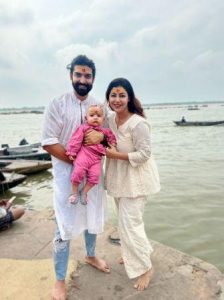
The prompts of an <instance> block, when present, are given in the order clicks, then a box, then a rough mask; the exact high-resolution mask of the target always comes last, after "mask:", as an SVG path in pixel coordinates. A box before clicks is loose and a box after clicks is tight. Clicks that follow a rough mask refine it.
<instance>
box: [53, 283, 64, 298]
mask: <svg viewBox="0 0 224 300" xmlns="http://www.w3.org/2000/svg"><path fill="white" fill-rule="evenodd" d="M66 298H67V296H66V285H65V280H57V281H56V282H55V285H54V288H53V290H52V294H51V300H66Z"/></svg>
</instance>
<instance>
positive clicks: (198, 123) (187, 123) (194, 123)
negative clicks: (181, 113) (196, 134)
mask: <svg viewBox="0 0 224 300" xmlns="http://www.w3.org/2000/svg"><path fill="white" fill-rule="evenodd" d="M173 122H174V123H175V124H176V125H178V126H213V125H220V124H224V121H192V122H190V121H185V122H183V121H173Z"/></svg>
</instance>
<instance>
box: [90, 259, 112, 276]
mask: <svg viewBox="0 0 224 300" xmlns="http://www.w3.org/2000/svg"><path fill="white" fill-rule="evenodd" d="M86 263H87V264H89V265H91V266H92V267H94V268H96V269H98V270H99V271H101V272H104V273H110V268H109V267H108V265H107V263H106V262H105V261H104V260H103V259H100V258H97V257H95V256H93V257H91V256H86Z"/></svg>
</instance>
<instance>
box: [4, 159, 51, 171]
mask: <svg viewBox="0 0 224 300" xmlns="http://www.w3.org/2000/svg"><path fill="white" fill-rule="evenodd" d="M51 167H52V163H51V162H50V161H40V160H22V159H19V160H0V171H2V172H15V173H18V174H25V175H28V174H34V173H38V172H41V171H45V170H48V169H50V168H51Z"/></svg>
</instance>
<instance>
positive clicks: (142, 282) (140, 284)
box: [134, 268, 153, 291]
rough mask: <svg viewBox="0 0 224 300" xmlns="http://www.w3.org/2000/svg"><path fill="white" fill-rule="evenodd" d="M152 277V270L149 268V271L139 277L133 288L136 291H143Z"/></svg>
mask: <svg viewBox="0 0 224 300" xmlns="http://www.w3.org/2000/svg"><path fill="white" fill-rule="evenodd" d="M152 275H153V268H151V269H150V270H149V271H147V272H145V273H144V274H142V275H141V276H139V277H138V280H137V281H136V283H135V285H134V288H135V289H137V290H138V291H144V290H145V289H147V287H148V286H149V283H150V281H151V279H152Z"/></svg>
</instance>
